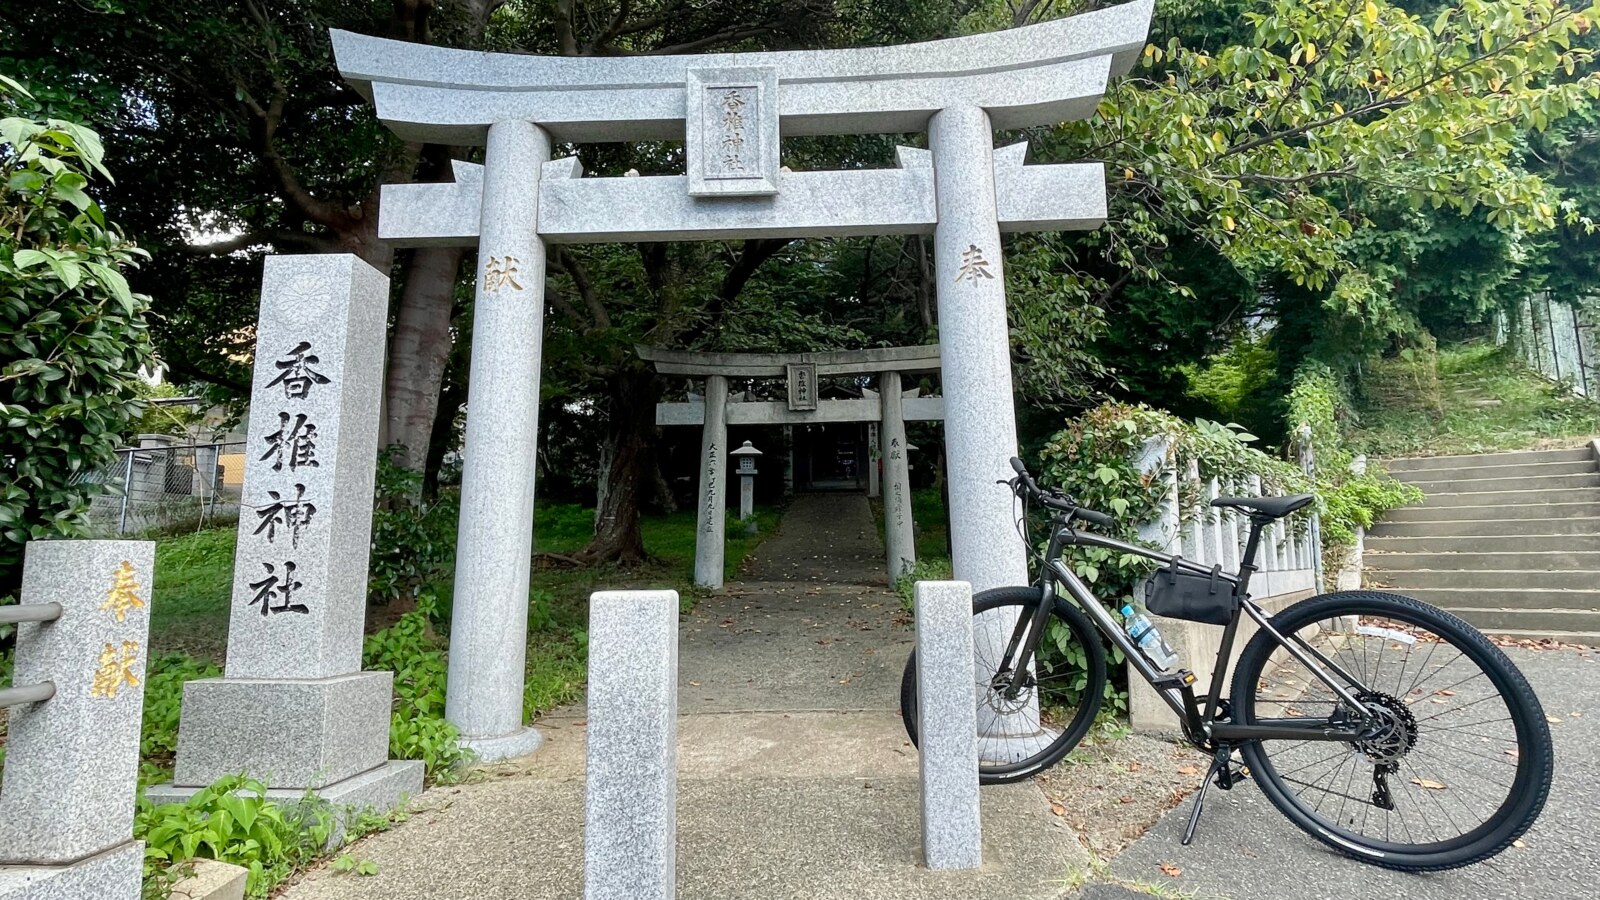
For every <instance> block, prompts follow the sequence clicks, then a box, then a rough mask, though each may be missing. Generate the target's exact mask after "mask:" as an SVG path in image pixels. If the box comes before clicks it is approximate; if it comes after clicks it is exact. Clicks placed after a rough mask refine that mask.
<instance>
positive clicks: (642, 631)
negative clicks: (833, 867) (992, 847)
mask: <svg viewBox="0 0 1600 900" xmlns="http://www.w3.org/2000/svg"><path fill="white" fill-rule="evenodd" d="M678 608H679V607H678V592H677V591H601V592H599V593H596V594H593V595H591V596H590V598H589V700H588V713H587V715H588V726H587V729H586V733H587V735H588V738H587V740H588V748H587V784H586V788H585V799H584V812H585V814H584V829H583V849H584V897H585V900H671V898H672V896H673V892H674V875H675V868H676V859H677V856H676V854H677V821H678V809H677V806H678V802H677V800H678V770H677V764H678ZM968 768H971V767H970V765H969V766H968Z"/></svg>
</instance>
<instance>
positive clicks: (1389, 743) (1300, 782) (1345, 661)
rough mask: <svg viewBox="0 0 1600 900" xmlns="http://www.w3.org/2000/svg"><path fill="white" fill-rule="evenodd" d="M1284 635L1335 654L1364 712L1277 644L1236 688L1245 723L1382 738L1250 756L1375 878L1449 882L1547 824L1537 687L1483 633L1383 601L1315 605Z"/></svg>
mask: <svg viewBox="0 0 1600 900" xmlns="http://www.w3.org/2000/svg"><path fill="white" fill-rule="evenodd" d="M1272 625H1273V627H1274V628H1275V629H1277V630H1278V631H1279V632H1280V633H1281V634H1283V635H1284V636H1285V637H1289V636H1290V635H1297V636H1298V637H1299V638H1300V639H1301V640H1302V641H1304V642H1305V643H1306V644H1307V645H1309V646H1310V647H1311V648H1312V649H1314V650H1315V651H1316V652H1317V653H1318V654H1320V655H1321V656H1322V657H1323V660H1324V661H1326V663H1328V665H1322V661H1319V665H1320V666H1321V667H1322V668H1323V669H1325V670H1328V672H1329V675H1330V677H1332V678H1334V679H1335V680H1336V681H1338V682H1340V684H1341V686H1343V687H1345V688H1346V689H1347V690H1348V692H1349V693H1351V694H1352V695H1354V697H1355V698H1356V699H1357V700H1359V701H1360V704H1361V706H1362V707H1363V708H1362V709H1361V710H1359V711H1357V710H1355V709H1354V708H1353V707H1352V706H1351V704H1350V703H1349V701H1348V700H1346V699H1343V698H1341V697H1340V696H1339V695H1338V694H1336V693H1335V692H1334V691H1333V690H1332V689H1331V688H1329V687H1328V685H1327V684H1325V683H1323V682H1322V681H1321V680H1320V679H1318V678H1317V677H1316V676H1315V675H1314V674H1312V673H1311V671H1310V670H1309V669H1307V667H1306V666H1304V665H1303V664H1301V663H1300V662H1299V661H1298V660H1296V659H1295V658H1294V657H1292V656H1290V655H1289V654H1288V653H1287V652H1286V651H1284V650H1283V649H1282V648H1281V647H1280V645H1279V644H1278V643H1277V641H1275V640H1273V638H1272V635H1270V634H1269V633H1267V632H1266V631H1265V630H1263V631H1261V632H1258V633H1257V634H1256V636H1255V637H1254V638H1252V639H1251V641H1250V643H1249V645H1248V646H1246V647H1245V650H1244V653H1243V654H1242V655H1241V656H1240V658H1239V667H1238V669H1237V670H1236V671H1235V672H1234V679H1233V708H1234V716H1235V718H1236V720H1237V721H1238V722H1240V723H1242V724H1252V723H1256V722H1257V721H1258V720H1260V719H1263V718H1266V719H1274V720H1277V721H1279V722H1283V721H1284V720H1290V719H1295V718H1304V719H1305V724H1306V725H1322V724H1333V725H1342V724H1344V723H1348V722H1352V721H1355V720H1357V719H1361V720H1364V721H1365V722H1366V723H1367V724H1366V726H1365V730H1364V732H1363V734H1362V737H1361V738H1360V739H1359V740H1356V741H1337V742H1335V741H1299V740H1273V741H1253V742H1251V743H1248V744H1245V745H1244V746H1242V747H1241V748H1240V749H1241V752H1242V753H1243V755H1244V759H1245V761H1246V762H1247V763H1249V765H1250V767H1251V773H1252V775H1254V776H1255V778H1256V780H1257V781H1258V782H1259V783H1260V785H1261V790H1262V792H1263V793H1265V794H1266V796H1267V799H1268V800H1270V801H1271V802H1272V804H1273V805H1274V806H1276V807H1278V809H1279V810H1280V811H1282V812H1283V813H1284V815H1286V816H1288V817H1289V819H1290V820H1292V821H1293V822H1294V823H1295V824H1296V825H1299V826H1300V827H1301V828H1303V829H1305V831H1306V832H1307V833H1309V834H1310V835H1312V836H1313V837H1315V838H1317V839H1318V840H1321V841H1323V842H1324V843H1326V844H1328V845H1330V846H1332V847H1334V848H1336V849H1338V850H1340V851H1341V852H1343V853H1345V854H1347V855H1350V856H1353V857H1355V858H1357V859H1360V860H1362V861H1364V862H1369V863H1372V864H1375V865H1379V866H1383V867H1386V868H1391V869H1401V870H1408V871H1433V870H1439V869H1453V868H1457V867H1460V866H1465V865H1470V864H1472V863H1475V862H1479V861H1482V860H1485V859H1488V858H1489V857H1491V856H1494V855H1495V854H1497V853H1499V852H1500V851H1502V850H1504V849H1505V848H1506V847H1507V846H1509V845H1510V844H1511V842H1512V841H1514V840H1516V839H1517V838H1518V837H1520V836H1521V835H1522V834H1523V832H1525V831H1527V830H1528V827H1529V826H1530V825H1532V824H1533V820H1534V819H1535V818H1537V817H1538V815H1539V812H1540V810H1542V809H1543V808H1544V802H1545V798H1546V796H1547V795H1548V794H1549V792H1550V781H1551V775H1552V770H1553V768H1554V751H1553V749H1552V746H1551V741H1550V728H1549V725H1547V724H1546V722H1545V717H1544V710H1543V709H1542V708H1541V707H1540V705H1539V700H1538V698H1536V697H1535V696H1534V694H1533V689H1532V688H1531V687H1529V686H1528V682H1527V680H1526V679H1524V678H1523V677H1522V673H1521V672H1519V671H1517V668H1516V666H1515V665H1513V664H1512V662H1511V660H1509V659H1507V658H1506V655H1505V654H1504V653H1502V652H1500V650H1499V648H1497V647H1495V646H1494V645H1493V644H1492V643H1490V642H1489V640H1488V639H1487V638H1485V637H1484V636H1483V635H1482V634H1480V633H1479V632H1478V631H1477V630H1476V629H1474V628H1473V627H1472V626H1471V625H1468V624H1467V623H1466V622H1463V621H1462V620H1461V619H1459V618H1457V617H1455V616H1453V615H1451V614H1449V613H1447V612H1445V611H1444V610H1441V609H1438V608H1436V607H1433V606H1429V605H1428V604H1426V603H1422V602H1420V601H1418V600H1413V599H1411V598H1410V597H1404V596H1401V595H1398V594H1386V593H1378V592H1373V591H1347V592H1342V593H1335V594H1325V595H1322V596H1319V597H1312V598H1310V599H1308V600H1303V601H1301V602H1299V603H1297V604H1295V605H1293V606H1291V607H1289V608H1288V609H1286V610H1284V611H1283V612H1281V613H1279V614H1278V615H1277V616H1274V617H1273V619H1272ZM1339 671H1342V672H1343V676H1340V675H1338V674H1335V673H1336V672H1339Z"/></svg>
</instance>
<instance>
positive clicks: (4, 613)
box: [0, 603, 61, 625]
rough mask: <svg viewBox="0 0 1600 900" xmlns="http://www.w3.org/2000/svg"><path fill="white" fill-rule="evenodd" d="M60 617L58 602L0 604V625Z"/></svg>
mask: <svg viewBox="0 0 1600 900" xmlns="http://www.w3.org/2000/svg"><path fill="white" fill-rule="evenodd" d="M59 618H61V604H59V603H22V604H18V605H15V606H0V625H16V624H18V623H21V622H54V621H55V620H57V619H59Z"/></svg>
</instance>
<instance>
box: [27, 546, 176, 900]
mask: <svg viewBox="0 0 1600 900" xmlns="http://www.w3.org/2000/svg"><path fill="white" fill-rule="evenodd" d="M25 553H26V556H25V559H24V561H23V570H22V595H21V596H22V602H23V603H24V604H30V605H31V604H41V605H42V604H50V603H57V604H60V606H61V615H60V616H59V617H57V618H56V619H55V620H54V621H48V622H24V623H22V624H19V625H18V626H17V650H16V665H15V667H14V669H13V671H12V683H13V684H14V685H17V686H19V687H20V686H24V685H35V684H39V685H43V684H51V685H53V686H54V689H55V692H54V695H53V696H52V697H50V699H48V700H43V701H40V702H35V703H24V704H21V705H19V706H15V707H12V708H11V709H10V711H9V717H10V718H9V722H8V724H7V729H8V733H7V736H6V760H5V779H4V781H3V782H0V897H4V898H6V900H34V898H39V900H45V898H50V900H58V898H59V900H80V898H81V900H90V898H93V900H136V898H138V897H139V881H140V876H141V874H142V872H143V865H144V845H143V843H141V842H136V841H134V840H133V805H134V793H135V790H136V789H137V787H138V780H139V722H140V717H141V716H142V714H143V712H144V677H145V662H146V659H147V658H148V648H147V646H146V641H147V638H148V635H149V629H150V606H149V603H150V581H151V572H152V568H153V566H154V562H155V544H153V543H150V542H148V541H36V542H33V543H30V544H28V545H27V548H26V551H25Z"/></svg>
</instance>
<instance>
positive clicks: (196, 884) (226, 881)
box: [169, 859, 250, 900]
mask: <svg viewBox="0 0 1600 900" xmlns="http://www.w3.org/2000/svg"><path fill="white" fill-rule="evenodd" d="M192 862H193V865H194V870H193V873H192V874H190V875H188V876H187V877H185V878H181V879H179V880H178V881H177V883H175V884H173V885H172V893H171V894H170V895H169V896H170V898H171V900H244V889H245V885H246V883H247V882H248V881H249V880H250V870H249V869H246V868H244V867H243V866H234V865H229V864H228V863H224V862H217V861H216V860H214V859H196V860H193V861H192Z"/></svg>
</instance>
